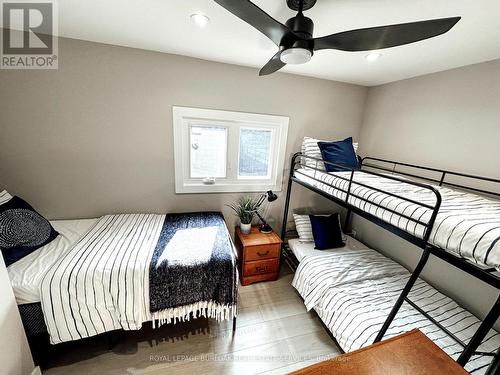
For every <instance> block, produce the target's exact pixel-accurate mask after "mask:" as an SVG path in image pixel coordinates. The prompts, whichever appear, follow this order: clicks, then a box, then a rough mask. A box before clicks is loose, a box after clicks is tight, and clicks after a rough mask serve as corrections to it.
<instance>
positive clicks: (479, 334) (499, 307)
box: [457, 296, 500, 367]
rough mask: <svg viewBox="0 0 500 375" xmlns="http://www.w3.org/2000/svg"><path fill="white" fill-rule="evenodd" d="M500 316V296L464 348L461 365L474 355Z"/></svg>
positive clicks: (459, 361) (459, 362) (460, 360)
mask: <svg viewBox="0 0 500 375" xmlns="http://www.w3.org/2000/svg"><path fill="white" fill-rule="evenodd" d="M499 316H500V296H499V297H498V298H497V301H496V302H495V304H494V305H493V307H492V308H491V310H490V312H489V313H488V314H487V315H486V317H485V318H484V320H483V322H482V323H481V325H480V326H479V328H478V329H477V331H476V333H474V336H472V338H471V339H470V341H469V343H468V344H467V346H466V347H465V348H464V351H463V352H462V354H460V357H458V359H457V363H458V364H459V365H460V366H462V367H463V366H465V364H466V363H467V362H469V359H470V357H472V355H473V354H474V352H475V351H476V350H477V348H478V347H479V345H480V344H481V342H482V341H483V340H484V338H485V337H486V335H487V334H488V331H489V330H490V329H491V328H492V327H493V325H494V324H495V322H496V321H497V319H498V317H499ZM497 356H498V353H497ZM497 362H498V361H497Z"/></svg>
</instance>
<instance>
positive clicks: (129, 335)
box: [44, 273, 340, 375]
mask: <svg viewBox="0 0 500 375" xmlns="http://www.w3.org/2000/svg"><path fill="white" fill-rule="evenodd" d="M292 278H293V275H292V274H289V273H288V274H284V275H282V276H281V277H280V278H279V279H278V280H277V281H274V282H264V283H258V284H253V285H250V286H246V287H242V286H240V299H239V304H240V309H239V316H238V326H237V331H236V333H235V334H234V336H233V332H232V327H231V323H230V322H224V323H221V324H217V323H216V322H214V321H208V320H205V319H197V320H194V321H191V322H188V323H182V324H176V325H165V326H163V327H161V328H160V329H156V330H152V329H151V328H143V329H142V330H141V331H138V332H124V333H121V334H120V335H119V336H118V338H117V339H116V343H115V345H114V347H113V349H112V350H107V343H106V340H105V339H104V338H102V337H100V338H95V339H91V340H85V341H82V342H78V343H75V344H71V345H70V346H68V347H67V348H64V349H61V350H60V352H59V353H57V355H56V356H55V357H54V358H53V359H52V360H51V361H50V368H49V369H47V370H45V371H44V374H47V375H58V374H85V375H92V374H148V375H157V374H169V375H174V374H196V375H203V374H218V375H221V374H238V375H243V374H259V373H266V374H285V373H287V372H289V371H292V370H295V369H298V368H302V367H305V366H308V365H310V364H312V363H316V362H319V361H321V360H324V359H326V358H330V357H333V356H337V355H339V354H340V352H339V350H338V348H337V347H336V346H335V344H334V342H333V341H332V339H331V338H330V337H329V336H328V334H327V333H326V331H325V329H324V328H323V326H322V325H321V323H320V321H319V318H318V317H317V316H315V315H313V314H311V313H307V312H306V310H305V307H304V304H303V303H302V300H301V299H300V297H299V296H298V295H297V293H296V291H295V289H294V288H293V287H292V286H291V285H290V283H291V280H292Z"/></svg>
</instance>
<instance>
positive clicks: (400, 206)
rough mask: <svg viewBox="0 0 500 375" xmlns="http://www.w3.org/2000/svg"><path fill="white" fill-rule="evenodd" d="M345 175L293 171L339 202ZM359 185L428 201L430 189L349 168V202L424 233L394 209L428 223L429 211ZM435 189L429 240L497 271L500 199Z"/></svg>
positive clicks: (430, 200)
mask: <svg viewBox="0 0 500 375" xmlns="http://www.w3.org/2000/svg"><path fill="white" fill-rule="evenodd" d="M350 175H351V172H350V171H346V172H334V173H326V172H319V171H316V170H312V169H306V168H301V169H298V170H296V171H295V177H296V178H297V179H299V180H301V181H303V182H305V183H307V184H308V185H312V186H314V187H316V188H318V189H320V190H323V191H324V192H326V193H328V194H330V195H332V196H334V197H336V198H338V199H341V200H344V201H345V199H346V193H344V192H343V191H341V190H340V189H342V190H345V191H347V189H348V186H349V181H348V180H349V178H350ZM345 179H347V181H346V180H345ZM361 184H363V185H367V186H371V187H373V188H376V189H380V190H382V191H384V192H388V193H391V194H395V195H398V196H400V197H404V198H406V199H411V200H413V201H416V202H420V203H423V204H427V205H431V206H433V205H435V203H436V196H435V194H434V193H432V192H431V191H430V190H428V189H424V188H421V187H418V186H415V185H412V184H409V183H408V184H406V183H404V182H401V181H395V180H391V179H389V178H384V177H381V176H377V175H372V174H368V173H363V172H354V178H353V183H352V186H351V195H350V196H349V198H348V203H349V204H351V205H353V206H355V207H357V208H359V209H361V210H363V211H365V212H368V213H370V214H372V215H374V216H376V217H378V218H380V219H382V220H384V221H386V222H388V223H390V224H392V225H394V226H396V227H398V228H400V229H403V230H404V231H406V232H408V233H410V234H412V235H414V236H417V237H419V238H423V236H424V230H425V227H424V226H423V225H421V224H418V223H416V222H415V221H412V220H409V219H406V218H405V217H402V216H400V215H398V213H399V214H402V215H405V216H408V217H411V218H412V219H415V220H418V221H420V222H424V223H427V222H429V220H430V218H431V215H432V210H430V209H428V208H425V207H422V206H420V205H417V204H415V203H412V202H408V201H406V200H404V199H401V198H397V197H394V196H392V195H390V194H385V193H382V192H379V191H377V190H374V189H371V188H369V187H366V186H362V185H361ZM435 188H436V189H438V190H439V192H440V194H441V198H442V203H441V207H440V210H439V213H438V215H437V217H436V221H435V223H434V226H433V228H432V232H431V234H430V237H429V242H430V243H431V244H432V245H434V246H437V247H439V248H442V249H445V250H448V251H451V252H453V253H455V254H456V255H458V256H459V257H462V258H466V259H468V260H470V261H473V262H474V263H477V264H479V265H481V266H489V267H494V268H496V269H497V270H500V241H499V239H500V201H498V200H494V199H488V198H486V197H483V196H479V195H477V194H472V193H468V192H464V191H459V190H453V189H449V188H446V187H437V186H436V187H435ZM360 198H363V199H364V200H363V199H360ZM389 210H392V211H395V212H397V213H394V212H391V211H389Z"/></svg>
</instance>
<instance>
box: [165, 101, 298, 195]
mask: <svg viewBox="0 0 500 375" xmlns="http://www.w3.org/2000/svg"><path fill="white" fill-rule="evenodd" d="M172 114H173V131H174V164H175V192H176V193H178V194H189V193H238V192H259V191H266V190H274V191H281V190H282V183H283V167H284V163H285V153H286V141H287V134H288V124H289V120H290V119H289V118H288V117H286V116H276V115H263V114H255V113H245V112H232V111H221V110H213V109H203V108H191V107H178V106H174V107H172ZM210 124H212V125H215V126H220V127H226V128H227V129H228V131H227V150H226V155H227V156H226V158H227V162H226V178H217V179H215V182H214V183H213V184H208V181H205V182H204V179H202V178H191V177H190V174H191V168H190V167H191V166H190V147H191V144H190V128H191V126H192V125H202V126H203V125H206V126H209V125H210ZM243 128H262V129H266V130H272V131H273V134H272V139H271V155H270V161H271V165H270V176H269V178H265V179H262V178H259V177H252V176H241V177H240V178H238V173H239V159H240V158H239V151H240V147H239V132H240V129H243Z"/></svg>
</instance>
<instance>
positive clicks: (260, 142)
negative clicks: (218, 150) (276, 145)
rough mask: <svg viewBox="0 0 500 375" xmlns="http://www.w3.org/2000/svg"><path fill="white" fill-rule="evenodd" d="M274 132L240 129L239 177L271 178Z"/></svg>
mask: <svg viewBox="0 0 500 375" xmlns="http://www.w3.org/2000/svg"><path fill="white" fill-rule="evenodd" d="M271 138H272V130H269V129H258V128H253V129H252V128H242V129H240V160H239V170H238V176H239V177H264V178H269V177H270V174H271V173H270V172H271V171H270V159H271Z"/></svg>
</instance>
